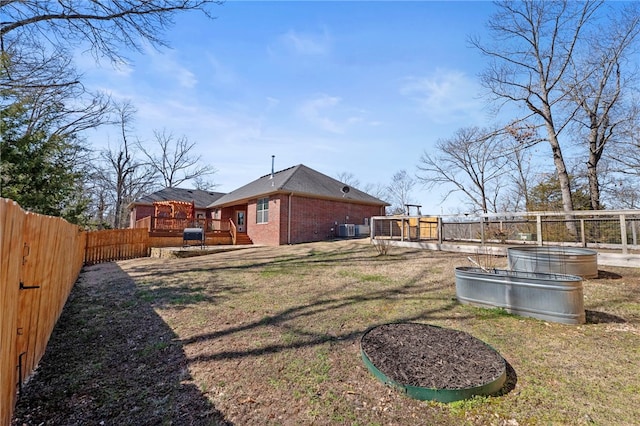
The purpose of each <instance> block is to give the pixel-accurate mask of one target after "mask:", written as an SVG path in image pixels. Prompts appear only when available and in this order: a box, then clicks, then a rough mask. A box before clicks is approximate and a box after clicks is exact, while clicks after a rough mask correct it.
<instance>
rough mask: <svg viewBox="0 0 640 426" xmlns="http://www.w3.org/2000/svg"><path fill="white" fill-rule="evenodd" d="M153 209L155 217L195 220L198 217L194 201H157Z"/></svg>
mask: <svg viewBox="0 0 640 426" xmlns="http://www.w3.org/2000/svg"><path fill="white" fill-rule="evenodd" d="M153 207H154V209H155V211H154V216H155V217H166V218H174V219H194V218H195V215H196V214H195V213H196V212H195V210H196V206H195V203H194V202H193V201H192V202H188V201H155V202H154V203H153Z"/></svg>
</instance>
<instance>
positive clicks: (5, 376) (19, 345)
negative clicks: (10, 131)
mask: <svg viewBox="0 0 640 426" xmlns="http://www.w3.org/2000/svg"><path fill="white" fill-rule="evenodd" d="M85 239H86V235H85V233H83V232H81V231H80V230H79V228H78V227H77V226H75V225H71V224H70V223H68V222H66V221H65V220H63V219H61V218H56V217H50V216H42V215H37V214H33V213H27V212H25V211H24V210H22V209H21V208H20V206H19V205H18V204H16V203H15V202H13V201H11V200H7V199H0V244H1V245H0V251H1V252H2V256H1V258H2V260H1V262H2V264H1V266H2V268H1V269H0V313H1V316H2V318H1V323H0V425H8V424H9V423H10V422H11V417H12V414H13V409H14V406H15V401H16V395H17V391H18V389H19V387H20V386H21V384H22V382H23V381H24V380H25V378H26V377H27V376H28V375H29V374H30V373H31V372H32V371H33V369H34V368H35V366H36V365H37V364H38V362H39V361H40V359H41V358H42V355H43V354H44V351H45V348H46V346H47V342H48V340H49V337H50V336H51V332H52V331H53V327H54V325H55V323H56V321H57V320H58V318H59V317H60V313H61V312H62V308H63V307H64V304H65V302H66V300H67V297H68V295H69V293H70V291H71V288H72V287H73V283H74V282H75V281H76V279H77V277H78V274H79V273H80V269H81V268H82V264H83V261H84V250H85Z"/></svg>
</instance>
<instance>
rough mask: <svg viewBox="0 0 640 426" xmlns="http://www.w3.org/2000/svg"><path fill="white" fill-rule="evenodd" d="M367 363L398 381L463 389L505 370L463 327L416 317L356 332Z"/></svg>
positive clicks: (494, 355) (406, 383)
mask: <svg viewBox="0 0 640 426" xmlns="http://www.w3.org/2000/svg"><path fill="white" fill-rule="evenodd" d="M361 345H362V350H363V351H364V352H365V354H366V355H367V357H368V358H369V360H371V362H372V363H373V365H374V366H375V367H376V368H377V369H378V370H380V372H382V373H383V374H384V375H385V376H387V377H388V378H389V379H392V380H394V381H395V382H396V383H398V384H400V385H403V386H417V387H423V388H429V389H467V388H471V387H476V386H482V385H485V384H487V383H490V382H492V381H494V380H496V379H497V378H498V377H500V376H501V375H502V374H503V373H505V368H506V367H505V361H504V359H503V358H502V357H501V356H500V355H499V354H498V353H497V352H496V351H495V350H493V349H491V348H490V347H489V346H488V345H486V344H485V343H484V342H482V341H481V340H478V339H476V338H475V337H473V336H471V335H470V334H468V333H465V332H463V331H457V330H451V329H446V328H440V327H435V326H430V325H426V324H416V323H399V324H385V325H381V326H378V327H376V328H373V329H371V330H370V331H369V332H368V333H367V334H365V335H364V336H363V338H362V342H361Z"/></svg>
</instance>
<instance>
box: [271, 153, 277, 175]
mask: <svg viewBox="0 0 640 426" xmlns="http://www.w3.org/2000/svg"><path fill="white" fill-rule="evenodd" d="M275 158H276V156H275V155H272V156H271V177H270V178H269V179H273V165H274V162H275Z"/></svg>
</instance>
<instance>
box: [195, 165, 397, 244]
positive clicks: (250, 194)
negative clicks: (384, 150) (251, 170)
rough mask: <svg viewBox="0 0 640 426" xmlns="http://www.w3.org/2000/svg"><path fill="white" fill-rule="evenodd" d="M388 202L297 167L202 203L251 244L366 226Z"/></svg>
mask: <svg viewBox="0 0 640 426" xmlns="http://www.w3.org/2000/svg"><path fill="white" fill-rule="evenodd" d="M388 205H389V204H388V203H386V202H384V201H382V200H379V199H378V198H375V197H373V196H371V195H369V194H366V193H364V192H362V191H360V190H358V189H356V188H350V187H349V186H347V185H345V184H344V183H342V182H340V181H338V180H336V179H333V178H331V177H329V176H326V175H324V174H322V173H320V172H317V171H315V170H313V169H311V168H309V167H307V166H305V165H303V164H299V165H297V166H294V167H291V168H288V169H285V170H281V171H279V172H276V173H272V174H269V175H266V176H263V177H261V178H259V179H257V180H255V181H253V182H251V183H249V184H247V185H245V186H243V187H241V188H238V189H236V190H235V191H232V192H230V193H228V194H226V195H223V196H222V197H220V198H218V199H217V200H215V201H213V202H212V203H210V204H209V205H208V208H209V210H210V211H211V218H213V219H220V220H222V221H223V222H224V221H228V220H231V221H232V222H233V223H234V224H235V227H236V229H237V232H238V233H239V234H244V233H246V234H247V235H248V236H249V238H250V239H251V240H252V241H253V243H255V244H264V245H281V244H296V243H303V242H311V241H321V240H327V239H331V238H334V237H336V236H337V230H338V226H339V225H341V224H342V225H343V224H365V223H366V224H368V221H369V218H370V217H371V216H383V215H384V214H385V207H386V206H388Z"/></svg>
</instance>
